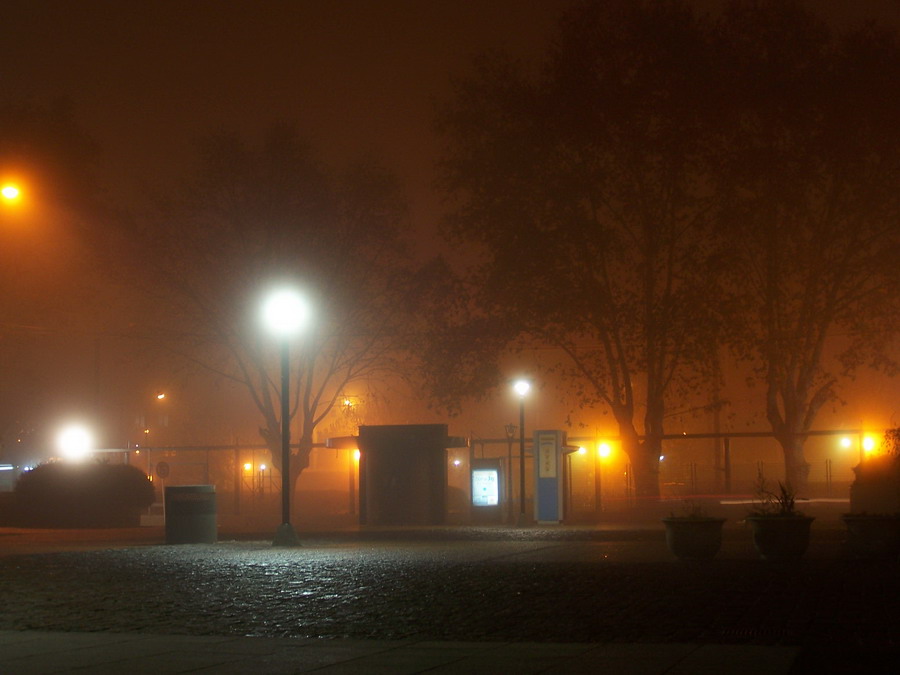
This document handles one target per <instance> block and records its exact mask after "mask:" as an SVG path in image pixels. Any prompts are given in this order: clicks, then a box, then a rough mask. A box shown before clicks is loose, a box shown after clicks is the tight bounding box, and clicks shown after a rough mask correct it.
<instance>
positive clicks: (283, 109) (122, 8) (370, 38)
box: [0, 0, 900, 232]
mask: <svg viewBox="0 0 900 675" xmlns="http://www.w3.org/2000/svg"><path fill="white" fill-rule="evenodd" d="M570 4H572V2H571V0H382V1H378V0H338V1H325V0H320V1H309V0H295V1H293V2H291V1H286V0H282V1H277V2H276V1H271V0H269V1H258V2H249V1H248V2H229V1H222V0H218V1H211V0H202V1H198V0H154V1H150V0H146V1H136V0H71V1H55V2H46V1H41V0H0V97H3V99H6V100H10V101H12V102H21V101H28V100H32V101H33V102H34V103H35V104H37V105H45V104H47V103H48V102H50V101H52V100H53V99H55V98H58V97H61V96H64V97H68V98H69V99H70V100H71V101H72V103H73V104H74V107H75V111H76V116H77V119H78V121H79V123H80V124H81V125H82V126H83V127H84V128H85V130H86V131H87V132H88V133H89V134H91V135H92V136H93V137H94V138H95V139H96V140H97V141H98V143H99V146H100V149H101V152H102V155H101V160H100V161H101V180H102V181H103V183H104V185H105V187H106V188H107V189H108V190H109V191H110V193H111V195H112V196H113V197H114V198H115V199H117V200H119V201H122V202H124V203H125V204H126V205H129V202H139V201H140V200H142V199H143V198H144V197H145V196H146V195H148V194H150V193H152V192H154V191H155V189H156V188H157V187H162V186H164V185H166V184H169V183H171V182H172V181H174V180H176V179H177V178H178V177H180V176H185V175H190V174H191V166H190V165H191V163H192V161H193V160H194V157H195V146H194V141H195V140H196V139H197V138H199V137H201V136H204V135H206V134H209V133H211V132H215V131H220V130H236V131H238V132H239V133H241V134H242V135H243V136H244V137H245V138H247V139H248V140H251V141H255V140H258V139H259V138H260V137H261V135H262V133H263V132H264V131H265V130H266V129H267V128H268V127H269V126H270V125H271V124H272V123H273V122H278V121H295V122H297V125H298V129H299V131H300V134H301V136H303V137H304V138H305V139H306V140H308V141H309V142H310V143H311V144H312V146H313V147H314V148H315V150H316V151H317V152H318V153H320V155H321V156H322V158H323V159H325V160H326V161H327V162H328V163H329V164H332V165H333V164H338V165H340V164H342V163H345V162H349V161H352V160H355V159H358V158H360V157H371V158H373V159H374V160H376V161H378V162H381V163H383V164H384V165H386V166H387V167H388V168H389V169H391V170H393V171H394V172H396V173H397V174H398V175H399V177H400V178H401V180H403V181H404V183H405V185H406V187H407V191H408V195H409V197H410V200H411V206H412V222H413V226H414V228H415V229H416V230H417V231H419V232H431V231H433V229H434V223H435V221H436V220H437V218H438V216H439V208H438V198H437V197H436V196H435V195H434V194H433V193H432V192H431V190H430V185H431V182H432V179H433V170H432V165H433V162H434V160H435V159H436V158H437V149H438V145H437V142H436V139H435V138H434V136H433V134H432V133H431V124H432V118H433V104H434V102H435V101H436V100H441V99H443V98H445V97H446V96H447V95H448V94H449V91H450V82H451V79H452V78H453V77H456V76H462V75H465V74H466V73H468V72H470V63H471V58H472V57H473V56H474V55H475V54H477V53H479V52H482V51H484V50H486V49H498V50H501V51H505V52H509V53H512V54H514V55H517V56H521V57H525V58H528V57H536V58H537V57H540V56H541V55H542V54H543V52H544V51H545V49H546V47H547V43H548V39H550V38H551V37H552V36H553V35H554V33H555V30H556V24H557V20H558V17H559V15H560V14H561V12H562V11H563V10H564V9H565V8H566V7H568V6H569V5H570ZM691 4H693V5H694V6H695V7H697V8H699V9H701V10H707V9H711V8H712V9H714V8H716V7H719V6H721V4H722V3H721V2H719V1H718V0H695V2H693V3H691ZM807 4H808V6H810V7H813V8H815V9H816V11H819V12H821V13H822V15H823V16H825V17H826V18H828V19H829V20H830V21H831V22H832V23H834V24H835V25H849V24H850V23H851V22H852V23H856V22H859V21H861V20H864V19H865V18H868V17H871V18H874V19H877V20H878V21H879V22H881V23H883V24H886V25H889V26H893V27H898V26H900V2H897V1H896V0H810V2H809V3H807ZM3 168H4V167H0V169H3Z"/></svg>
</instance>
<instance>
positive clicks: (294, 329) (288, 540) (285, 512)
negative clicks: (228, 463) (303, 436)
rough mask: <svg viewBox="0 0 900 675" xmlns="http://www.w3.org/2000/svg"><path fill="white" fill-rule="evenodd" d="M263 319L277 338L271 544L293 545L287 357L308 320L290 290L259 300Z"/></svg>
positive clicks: (306, 308)
mask: <svg viewBox="0 0 900 675" xmlns="http://www.w3.org/2000/svg"><path fill="white" fill-rule="evenodd" d="M262 316H263V322H264V323H265V325H266V327H267V328H268V329H269V331H270V332H271V333H272V334H273V335H275V336H276V337H278V338H279V339H280V340H281V525H279V526H278V529H277V530H276V531H275V539H274V541H273V542H272V545H273V546H296V545H297V544H298V543H299V542H298V541H297V533H296V532H295V531H294V527H293V525H291V406H290V392H291V386H290V381H291V359H290V340H291V338H292V337H294V336H296V335H297V334H298V333H299V332H300V330H301V329H302V328H303V327H304V326H305V325H306V323H307V322H308V320H309V306H308V305H307V304H306V302H305V301H304V299H303V298H302V297H301V296H300V295H299V294H298V293H296V292H295V291H293V290H291V289H282V290H279V291H276V292H274V293H273V294H272V295H270V296H269V297H268V298H267V299H266V301H265V302H264V303H263V308H262Z"/></svg>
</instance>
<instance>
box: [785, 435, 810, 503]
mask: <svg viewBox="0 0 900 675" xmlns="http://www.w3.org/2000/svg"><path fill="white" fill-rule="evenodd" d="M778 442H779V443H780V444H781V450H782V453H783V454H784V479H785V482H786V483H788V484H789V485H790V486H791V488H792V489H794V490H795V491H798V492H802V491H805V490H806V488H807V487H808V486H809V462H807V461H806V457H804V455H803V446H804V444H805V443H806V438H805V437H804V436H799V435H795V434H791V435H787V436H779V437H778Z"/></svg>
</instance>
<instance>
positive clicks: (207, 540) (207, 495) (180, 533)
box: [165, 485, 218, 544]
mask: <svg viewBox="0 0 900 675" xmlns="http://www.w3.org/2000/svg"><path fill="white" fill-rule="evenodd" d="M165 504H166V543H167V544H214V543H216V540H217V536H218V535H217V532H216V486H215V485H174V486H166V495H165Z"/></svg>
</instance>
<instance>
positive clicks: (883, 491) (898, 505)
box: [850, 428, 900, 515]
mask: <svg viewBox="0 0 900 675" xmlns="http://www.w3.org/2000/svg"><path fill="white" fill-rule="evenodd" d="M853 472H854V473H855V474H856V479H855V480H854V481H853V484H852V485H851V486H850V511H851V512H852V513H869V514H880V515H896V514H900V428H897V429H888V430H887V432H886V433H885V434H884V439H883V440H882V442H881V448H880V449H879V452H878V454H877V455H875V456H874V457H867V458H866V459H865V461H863V462H860V463H859V465H858V466H855V467H853Z"/></svg>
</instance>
